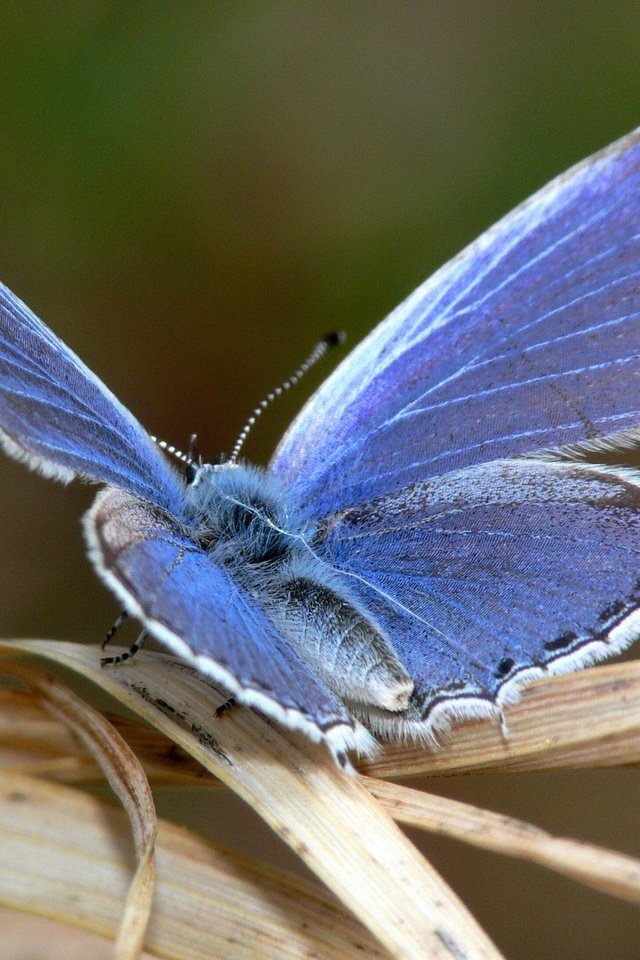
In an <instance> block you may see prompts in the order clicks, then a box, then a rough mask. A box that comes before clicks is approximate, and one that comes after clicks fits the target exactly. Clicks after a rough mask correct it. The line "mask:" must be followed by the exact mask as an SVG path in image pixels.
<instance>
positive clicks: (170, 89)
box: [0, 0, 640, 960]
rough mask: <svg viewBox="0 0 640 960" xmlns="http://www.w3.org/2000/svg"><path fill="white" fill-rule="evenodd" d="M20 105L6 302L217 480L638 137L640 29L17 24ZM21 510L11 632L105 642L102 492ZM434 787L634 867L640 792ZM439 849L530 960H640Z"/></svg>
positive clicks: (52, 7)
mask: <svg viewBox="0 0 640 960" xmlns="http://www.w3.org/2000/svg"><path fill="white" fill-rule="evenodd" d="M0 97H1V106H2V109H1V111H0V224H1V228H0V276H1V278H2V279H3V280H4V281H5V282H6V283H7V284H8V285H9V286H10V287H11V288H12V289H13V290H14V291H15V292H16V293H18V295H19V296H21V297H22V298H23V299H25V300H26V302H27V303H28V304H29V305H30V306H31V307H32V308H33V309H34V310H35V311H36V312H37V313H38V314H39V315H40V316H42V317H43V318H44V319H45V320H46V321H47V322H48V323H49V324H50V325H51V326H52V327H53V328H54V329H55V330H56V332H57V333H59V334H60V335H61V336H62V337H63V339H65V340H66V341H67V342H68V343H69V344H70V345H72V346H73V348H74V349H75V350H76V352H78V353H79V354H80V356H81V357H82V358H83V359H84V360H85V361H86V362H87V363H88V364H89V366H90V367H91V368H92V369H93V370H95V371H96V372H97V373H98V374H99V376H101V377H102V379H104V380H105V381H106V383H107V384H108V385H109V386H110V387H111V388H112V389H113V390H114V392H115V393H116V394H117V395H118V397H120V399H121V400H123V401H124V402H125V404H126V405H127V406H129V407H130V408H131V410H132V411H133V412H134V413H135V414H136V415H137V416H138V418H139V419H140V420H141V421H142V422H143V423H144V424H145V426H146V427H147V428H148V429H149V430H150V431H151V432H153V433H156V434H158V435H160V436H162V437H164V438H166V439H167V440H168V441H170V442H173V443H175V444H177V445H178V446H180V445H184V444H186V442H187V437H188V435H189V433H190V432H192V431H194V430H195V431H197V432H198V434H199V437H200V444H201V448H202V452H203V453H204V454H205V456H206V457H211V458H213V457H214V456H215V455H216V454H217V452H218V451H220V450H227V451H228V450H229V448H230V447H231V446H232V444H233V441H234V439H235V436H236V434H237V432H238V430H239V428H240V426H241V425H242V422H243V420H244V418H245V416H246V415H247V414H248V413H249V412H250V411H251V409H252V407H253V406H254V405H255V402H256V401H257V400H258V399H259V398H260V397H261V396H262V395H263V394H264V393H265V392H267V391H268V390H269V389H270V388H272V387H273V386H274V385H275V384H276V383H277V382H279V380H281V379H282V378H283V377H284V376H286V375H287V374H288V373H289V372H291V370H292V369H293V368H294V367H295V366H296V365H297V364H298V362H299V361H300V360H301V358H303V357H304V356H305V355H306V353H307V352H308V350H309V347H310V345H311V344H312V343H313V342H314V341H315V339H316V338H317V337H318V336H319V335H321V334H322V333H324V332H325V331H326V330H330V329H336V328H341V329H344V330H346V331H347V332H348V334H349V338H350V343H352V344H353V343H355V342H356V341H357V340H358V339H359V338H361V337H362V336H363V335H364V334H365V333H366V332H367V331H368V330H369V329H371V327H372V326H373V325H374V324H375V323H376V322H377V321H378V320H380V319H381V318H382V317H383V316H384V315H385V313H386V312H387V311H388V310H390V309H391V308H392V307H393V306H394V305H395V304H396V303H397V302H398V301H399V300H400V299H402V298H403V297H404V296H405V295H406V294H408V293H409V292H410V291H411V290H412V288H413V287H414V286H416V285H417V284H418V282H420V281H421V280H422V279H424V278H425V277H426V276H427V275H428V274H429V273H430V272H431V271H432V270H433V269H435V268H436V267H437V266H439V265H440V264H441V263H442V262H443V261H445V260H446V259H448V258H449V257H450V256H451V255H453V254H454V253H456V252H457V251H458V250H459V249H460V248H461V247H462V246H463V245H464V244H466V243H467V242H469V241H471V240H472V239H473V238H474V237H475V236H476V235H477V234H478V233H479V232H480V231H481V230H483V229H484V228H485V227H487V226H489V225H490V224H491V223H492V222H493V221H495V220H496V219H497V218H498V217H499V216H501V215H502V214H503V213H505V212H507V211H508V210H509V208H510V207H512V206H513V205H514V204H515V203H517V202H518V201H520V200H522V199H524V198H525V197H526V196H527V195H529V194H530V193H531V192H532V191H533V190H535V189H537V188H538V187H540V186H542V185H543V184H544V183H545V182H546V181H547V180H548V179H550V178H551V177H552V176H553V175H555V174H557V173H560V172H561V171H563V170H564V169H565V168H566V167H568V166H569V165H571V164H572V163H574V162H575V161H577V160H579V159H581V158H582V157H583V156H586V155H588V154H589V153H591V152H593V151H594V150H596V149H598V148H600V147H602V146H604V145H606V144H607V143H608V142H610V141H611V140H613V139H615V138H617V137H618V136H621V135H622V134H624V133H626V132H627V131H628V130H630V129H631V128H633V127H634V126H636V125H637V124H638V123H640V8H638V5H637V4H636V3H632V2H629V3H622V2H612V3H609V4H606V5H604V4H602V3H595V2H586V3H579V4H574V3H569V2H566V0H564V2H559V3H537V2H536V3H531V2H524V3H517V4H515V3H508V2H498V0H486V2H484V3H482V4H480V3H468V2H447V3H444V2H443V3H433V2H425V3H400V2H393V3H392V2H376V3H374V2H369V3H356V2H346V3H335V2H323V3H320V2H311V0H309V2H282V3H254V2H249V0H243V2H239V3H213V2H184V3H177V2H161V0H156V2H154V3H144V2H141V3H130V2H113V0H111V2H110V0H82V2H80V0H75V2H56V3H50V2H49V3H46V2H45V3H34V2H26V3H25V2H20V3H12V2H4V3H3V4H2V6H1V7H0ZM333 362H334V359H333V358H332V359H331V360H330V361H329V362H327V361H325V363H324V364H323V365H322V367H321V369H319V370H316V371H314V373H313V374H312V375H311V376H310V377H309V378H308V380H307V381H306V382H305V383H303V385H302V386H301V388H299V389H298V391H297V392H295V393H294V394H293V395H291V396H288V397H286V398H284V400H283V401H282V402H280V403H278V405H277V406H274V407H273V408H272V410H271V411H270V412H269V413H268V414H267V415H265V416H264V417H263V419H262V422H261V423H260V425H259V427H258V429H256V431H255V433H254V434H253V435H252V437H251V439H250V441H249V443H248V445H247V447H246V451H245V452H246V454H247V456H248V457H250V458H252V459H254V460H256V461H257V462H266V460H267V459H268V456H269V453H270V451H271V450H272V448H273V446H274V444H275V442H276V441H277V438H278V437H279V435H280V434H281V433H282V431H283V430H284V428H285V426H286V424H287V422H288V421H289V419H290V418H291V416H292V415H293V413H294V412H295V410H296V409H297V407H298V406H299V405H300V404H301V403H302V401H303V399H304V398H305V397H306V396H307V395H308V394H309V393H310V392H311V390H312V389H313V386H314V385H315V384H317V383H318V382H319V381H320V379H322V378H323V377H324V376H325V375H326V373H327V372H328V370H329V369H330V366H331V365H332V364H333ZM0 491H1V500H0V504H1V506H0V514H1V525H0V535H1V537H2V543H3V549H2V551H0V605H1V611H2V624H1V627H0V629H1V631H2V633H3V634H5V635H28V636H38V635H39V636H55V637H65V638H74V639H79V640H86V641H95V640H97V639H99V637H100V636H101V634H102V633H103V632H104V631H105V630H106V628H107V627H108V626H109V625H110V623H111V621H112V620H113V618H114V615H115V613H116V612H117V605H116V604H115V602H113V601H112V600H111V598H110V597H109V596H107V594H106V592H105V590H104V589H103V588H102V587H101V586H100V584H98V582H97V581H96V580H95V578H94V576H93V574H92V572H91V570H90V569H89V566H88V564H87V563H86V560H85V558H84V549H83V544H82V538H81V533H80V526H79V516H80V514H81V512H82V511H83V510H84V509H85V508H86V507H87V506H88V505H89V503H90V501H91V496H92V494H91V491H90V490H88V489H87V488H83V487H82V486H80V485H73V486H72V487H71V488H69V489H67V490H64V489H62V488H61V487H57V486H56V485H55V484H52V483H50V482H47V481H44V480H42V479H40V478H38V477H36V476H34V475H33V474H30V473H28V472H27V471H26V470H24V469H23V468H22V467H20V466H18V465H17V464H14V463H13V462H9V461H8V460H2V462H1V464H0ZM438 788H439V789H441V790H443V791H445V790H449V791H450V792H451V793H452V794H453V795H456V796H460V797H463V798H468V799H473V800H477V801H478V802H483V803H485V804H487V805H489V806H492V807H493V808H494V809H504V810H506V811H508V812H511V813H513V814H516V815H520V816H523V817H528V818H529V819H532V820H534V821H535V822H537V823H539V824H540V825H543V826H547V827H548V828H550V829H553V830H557V831H559V832H562V833H566V834H573V835H575V836H581V837H584V838H586V839H592V840H595V841H599V842H603V843H610V844H612V845H616V846H618V847H619V848H620V849H627V850H630V851H632V850H634V849H635V851H636V852H638V853H640V837H639V831H638V817H637V774H636V772H634V771H622V772H615V773H610V772H605V773H597V774H584V773H581V774H561V775H558V774H548V775H539V776H535V777H534V776H527V777H513V778H508V777H503V778H497V777H493V778H485V779H482V778H476V779H473V778H465V779H464V780H458V781H455V782H451V783H439V784H438ZM169 800H170V798H165V800H163V801H162V802H163V803H169ZM164 809H167V808H166V807H163V810H164ZM183 815H184V817H185V819H187V815H186V814H183ZM234 817H235V819H234ZM246 817H248V815H246V814H245V812H244V810H243V809H241V808H240V805H239V803H238V802H236V801H235V800H234V799H233V798H217V799H215V800H214V799H213V798H207V799H206V800H205V799H204V798H200V799H199V800H197V801H196V802H195V803H194V806H193V809H192V811H191V813H190V814H189V817H188V819H189V820H190V822H191V823H192V824H193V823H196V826H197V827H198V829H201V830H203V831H209V832H214V833H217V835H218V836H219V837H221V838H224V839H227V840H228V841H229V842H232V841H234V842H235V841H238V842H239V843H241V844H242V845H243V846H244V848H245V849H249V850H251V851H252V852H254V853H259V852H261V850H263V849H264V850H266V849H267V848H268V850H269V852H270V854H271V855H273V856H277V855H280V853H281V849H280V847H279V845H278V844H277V843H276V841H275V840H273V841H272V840H271V839H270V837H269V835H268V834H267V833H266V832H265V831H263V830H261V829H260V828H259V827H258V826H256V829H255V832H249V831H248V830H247V826H246V819H245V818H246ZM250 819H251V822H252V823H253V818H250ZM423 846H424V849H425V850H426V851H427V852H428V853H429V854H430V855H431V856H432V858H433V860H434V862H436V863H437V864H438V865H439V867H440V868H441V869H442V870H443V871H444V873H445V875H447V876H448V877H449V879H450V880H451V882H452V883H454V885H455V887H456V889H457V890H458V892H459V893H460V894H461V895H462V896H463V897H464V898H465V900H466V901H467V902H468V903H469V904H470V906H471V907H472V908H473V909H474V910H475V911H476V914H477V916H478V917H479V919H480V920H481V922H482V923H483V924H484V925H485V926H486V927H487V929H488V930H489V931H490V933H491V934H492V936H493V937H494V938H495V939H496V941H497V943H498V945H499V946H500V947H501V948H502V949H503V950H504V951H505V953H506V954H507V955H508V956H509V957H511V958H514V960H516V958H518V960H520V958H523V960H524V958H530V957H531V958H534V957H535V958H547V957H574V956H576V957H577V956H580V957H582V958H590V957H593V958H600V957H603V956H606V957H611V958H615V960H621V958H627V957H628V958H636V957H637V955H638V947H637V943H638V934H639V933H640V923H639V922H638V915H637V913H636V912H634V911H633V910H632V909H631V908H628V907H626V906H624V905H620V904H618V903H616V902H614V901H612V900H608V899H606V898H605V897H603V896H599V895H597V894H595V893H594V894H591V893H589V892H586V891H584V890H582V889H580V888H578V887H576V886H574V885H572V884H570V883H569V881H563V880H560V879H558V878H555V877H552V876H550V875H548V874H546V873H543V872H542V871H541V870H537V869H536V868H534V867H528V866H527V867H524V866H521V865H519V864H511V863H509V862H507V861H505V860H500V859H497V858H492V857H490V856H488V855H481V854H479V853H473V854H471V853H470V852H468V851H467V850H466V849H464V848H462V847H459V846H455V845H454V844H453V843H446V844H445V843H444V842H442V841H439V840H438V841H436V840H426V841H425V842H424V843H423ZM284 859H285V860H286V859H287V858H286V855H285V857H284ZM288 862H291V861H288Z"/></svg>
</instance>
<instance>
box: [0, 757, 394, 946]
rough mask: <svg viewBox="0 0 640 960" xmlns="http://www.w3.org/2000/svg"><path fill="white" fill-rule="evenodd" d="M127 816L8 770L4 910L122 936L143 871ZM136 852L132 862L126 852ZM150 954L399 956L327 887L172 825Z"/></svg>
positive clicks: (0, 800)
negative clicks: (128, 902)
mask: <svg viewBox="0 0 640 960" xmlns="http://www.w3.org/2000/svg"><path fill="white" fill-rule="evenodd" d="M129 848H130V835H129V826H128V823H127V820H126V817H125V816H124V815H123V814H122V812H121V811H120V810H118V809H116V808H115V807H114V806H113V805H112V804H109V803H106V802H105V801H102V800H99V799H98V798H96V797H93V796H90V795H87V794H84V793H82V792H80V791H78V790H75V789H72V788H70V787H66V786H61V785H59V784H51V783H47V782H43V781H41V780H38V779H36V778H33V777H26V776H22V775H18V774H8V773H3V775H2V777H1V778H0V902H1V903H3V904H5V905H7V906H10V907H13V908H14V909H20V910H24V911H27V912H29V913H35V914H39V915H41V916H49V917H53V918H55V919H57V920H60V921H64V922H66V923H67V924H70V925H73V926H78V927H83V928H85V929H88V930H92V931H93V932H95V933H99V934H102V935H103V936H106V937H109V938H112V937H113V936H114V934H115V931H116V929H117V927H118V923H119V920H120V915H121V912H122V900H123V897H124V894H125V893H126V890H127V886H128V882H129V876H130V872H131V863H130V860H128V859H127V857H126V852H127V850H128V849H129ZM123 854H124V855H123ZM156 856H157V881H156V898H155V900H156V902H155V907H154V911H153V914H152V917H151V922H150V924H149V929H148V934H147V947H148V949H149V950H150V951H151V952H152V953H153V954H154V956H155V955H157V956H159V957H163V958H165V960H213V958H224V960H309V958H311V957H314V958H315V960H363V958H367V960H390V957H389V954H388V953H386V952H385V951H384V950H383V949H382V948H381V947H379V946H378V945H377V943H376V941H375V940H374V938H373V937H372V936H371V935H370V934H369V933H368V932H367V931H366V930H365V929H364V928H363V927H362V926H361V925H360V924H359V923H358V921H357V920H355V919H354V918H353V917H351V916H350V915H349V914H348V913H347V911H345V910H344V909H343V908H342V907H341V906H340V905H339V904H337V903H336V902H335V900H334V898H333V897H332V895H331V894H330V893H329V892H328V891H325V890H323V889H322V888H321V887H320V886H319V885H317V884H314V883H312V882H309V881H306V880H301V879H300V878H299V877H293V876H290V875H289V874H287V873H285V872H284V871H282V870H275V869H272V868H267V867H262V866H260V865H259V864H257V863H255V862H254V861H252V860H251V859H249V858H248V857H242V856H238V855H237V854H234V853H231V852H229V851H226V850H223V849H220V848H219V847H218V846H217V845H215V844H212V843H208V842H206V841H204V840H201V839H200V838H198V837H194V836H193V835H192V834H190V833H189V832H188V831H186V830H184V829H182V828H179V827H175V826H173V825H172V824H168V823H165V822H163V821H161V822H160V824H159V828H158V839H157V843H156Z"/></svg>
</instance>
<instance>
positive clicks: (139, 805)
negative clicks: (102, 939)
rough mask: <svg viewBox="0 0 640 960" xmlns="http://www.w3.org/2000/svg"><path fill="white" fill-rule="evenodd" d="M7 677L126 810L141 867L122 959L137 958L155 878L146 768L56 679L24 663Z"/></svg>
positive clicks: (126, 915) (9, 668)
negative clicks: (79, 747)
mask: <svg viewBox="0 0 640 960" xmlns="http://www.w3.org/2000/svg"><path fill="white" fill-rule="evenodd" d="M0 669H1V670H2V672H3V673H5V674H9V675H11V676H14V677H19V678H20V680H22V681H23V682H24V683H26V684H27V685H28V686H29V688H30V689H31V690H32V691H33V693H34V694H35V695H36V696H37V697H38V699H39V700H40V702H41V703H42V704H43V706H44V707H45V708H46V709H47V710H48V711H49V712H50V713H51V714H52V715H53V716H54V717H56V718H57V719H58V720H61V721H62V722H63V723H64V724H66V725H67V726H68V727H69V729H71V730H72V731H73V732H74V733H75V734H76V736H77V737H78V738H79V739H80V740H81V741H82V743H83V744H84V745H85V747H86V748H87V749H88V750H89V751H90V753H91V754H92V756H93V757H94V758H95V760H96V761H97V763H98V764H99V765H100V767H101V769H102V770H103V772H104V775H105V776H106V778H107V780H108V782H109V785H110V786H111V788H112V790H113V791H114V792H115V794H116V795H117V796H118V798H119V799H120V802H121V803H122V805H123V806H124V808H125V810H126V812H127V815H128V817H129V822H130V824H131V830H132V833H133V839H134V844H135V850H136V857H137V861H138V865H137V868H136V871H135V874H134V876H133V879H132V881H131V885H130V888H129V892H128V894H127V898H126V901H125V907H124V911H123V915H122V922H121V925H120V931H119V934H118V939H117V943H116V960H137V958H138V957H139V956H140V954H141V952H142V945H143V942H144V936H145V931H146V928H147V925H148V923H149V916H150V914H151V905H152V902H153V888H154V878H155V858H154V851H153V847H154V843H155V838H156V832H157V816H156V810H155V805H154V802H153V795H152V793H151V788H150V787H149V782H148V780H147V778H146V776H145V773H144V770H143V769H142V766H141V765H140V762H139V761H138V759H137V757H136V755H135V754H134V753H133V751H132V750H131V748H130V747H129V745H128V744H127V743H126V742H125V740H123V738H122V737H121V736H120V734H119V733H118V731H117V730H116V729H115V727H113V726H112V724H110V723H109V721H108V720H106V719H105V717H103V716H102V714H101V713H99V712H98V711H97V710H95V709H94V708H93V707H91V706H89V704H87V703H85V702H84V701H83V700H81V699H80V698H79V697H78V696H76V695H75V694H74V693H72V692H71V690H69V689H68V688H67V687H65V686H64V685H63V684H61V683H59V682H58V681H57V680H54V679H53V678H52V677H50V676H48V675H47V674H46V673H43V671H41V670H36V669H35V668H34V667H30V666H25V665H23V664H14V663H8V662H7V661H6V660H3V661H2V662H0Z"/></svg>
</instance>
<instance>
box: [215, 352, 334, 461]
mask: <svg viewBox="0 0 640 960" xmlns="http://www.w3.org/2000/svg"><path fill="white" fill-rule="evenodd" d="M345 339H346V336H345V334H344V333H328V334H327V335H326V336H325V337H323V338H322V340H320V341H318V343H316V345H315V347H314V348H313V350H312V351H311V353H310V354H309V356H308V357H307V359H306V360H305V361H304V363H301V364H300V366H299V367H298V369H297V370H296V371H295V373H293V374H292V375H291V376H290V377H288V378H287V379H286V380H285V381H284V382H283V383H281V384H280V386H279V387H276V388H275V390H272V391H271V392H270V393H268V394H267V395H266V397H265V398H264V399H263V400H261V401H260V403H259V404H258V406H257V407H256V408H255V410H254V411H253V413H252V414H251V416H250V417H249V418H248V419H247V422H246V423H245V425H244V427H243V428H242V430H241V431H240V435H239V437H238V439H237V440H236V442H235V446H234V448H233V450H232V451H231V456H230V457H229V459H228V460H227V463H232V464H233V463H237V461H238V457H239V456H240V451H241V450H242V448H243V446H244V442H245V440H246V439H247V437H248V436H249V433H250V432H251V429H252V427H253V425H254V423H255V422H256V420H257V419H258V417H259V416H260V415H261V414H262V413H263V411H264V410H266V409H267V407H268V406H269V405H270V404H271V403H273V401H274V400H275V399H276V397H279V396H280V395H281V394H283V393H284V392H285V391H286V390H290V389H291V387H294V386H295V385H296V383H298V381H299V380H301V379H302V377H304V375H305V373H306V372H307V370H310V369H311V367H312V366H313V365H314V364H316V363H317V362H318V360H321V359H322V357H324V355H325V353H326V352H327V351H328V350H330V349H331V348H332V347H337V346H338V344H340V343H344V341H345Z"/></svg>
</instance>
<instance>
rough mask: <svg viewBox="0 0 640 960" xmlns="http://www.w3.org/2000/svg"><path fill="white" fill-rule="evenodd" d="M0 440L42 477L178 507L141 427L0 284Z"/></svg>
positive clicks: (175, 488)
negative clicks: (98, 484)
mask: <svg viewBox="0 0 640 960" xmlns="http://www.w3.org/2000/svg"><path fill="white" fill-rule="evenodd" d="M0 443H1V444H2V445H3V446H4V447H5V449H6V452H7V453H9V454H10V455H11V456H13V457H16V458H17V459H19V460H23V461H24V462H26V463H27V464H28V465H29V466H31V467H34V468H36V469H39V470H40V471H41V472H42V473H44V474H46V475H47V476H52V477H55V478H56V479H59V480H63V481H68V480H71V479H72V478H73V477H75V476H80V477H85V478H88V479H90V480H97V481H104V482H105V483H111V484H114V485H115V486H118V487H121V488H122V489H124V490H128V491H130V492H131V493H135V494H137V495H138V496H140V497H144V498H145V499H147V500H149V501H151V502H152V503H155V504H157V505H158V506H161V507H163V508H165V509H166V510H169V511H170V512H172V513H173V514H174V515H175V516H180V514H181V512H182V500H183V495H182V489H183V488H182V483H181V481H180V479H179V477H178V476H177V474H176V473H175V471H174V470H173V469H172V468H171V467H170V466H169V464H168V463H167V461H166V460H165V459H164V457H163V456H162V454H161V453H160V451H159V450H158V449H157V447H156V445H155V444H154V443H153V441H152V440H151V439H150V437H149V435H148V434H147V433H146V431H145V430H144V429H143V428H142V427H141V426H140V424H139V423H138V421H137V420H136V419H135V418H134V417H133V416H132V415H131V414H130V413H129V411H128V410H127V409H126V408H125V407H123V406H122V404H121V403H120V402H119V401H118V400H117V399H116V398H115V397H114V395H113V394H112V393H111V391H110V390H108V389H107V388H106V387H105V385H104V384H103V383H101V382H100V380H98V378H97V377H96V376H95V375H94V374H93V373H91V371H90V370H89V369H88V368H87V367H86V366H85V365H84V364H83V363H82V361H81V360H80V359H79V358H78V357H77V356H76V355H75V354H74V353H73V352H72V351H71V350H69V348H68V347H67V346H65V344H64V343H62V341H61V340H59V339H58V337H56V336H55V334H53V333H52V332H51V330H49V329H48V328H47V327H46V326H45V325H44V324H43V323H42V321H40V320H38V318H37V317H36V316H35V315H34V314H33V313H32V312H31V310H29V308H28V307H27V306H25V304H24V303H22V302H21V301H20V300H19V299H18V298H17V297H16V296H14V294H13V293H11V291H10V290H8V289H7V288H6V287H5V286H4V285H2V284H0Z"/></svg>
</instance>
